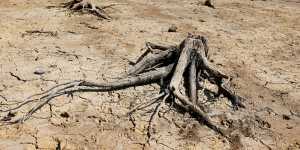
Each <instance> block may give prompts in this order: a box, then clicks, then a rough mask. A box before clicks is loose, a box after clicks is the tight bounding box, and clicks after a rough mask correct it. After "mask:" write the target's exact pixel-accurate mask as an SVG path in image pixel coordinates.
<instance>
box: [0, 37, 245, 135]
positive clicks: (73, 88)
mask: <svg viewBox="0 0 300 150" xmlns="http://www.w3.org/2000/svg"><path fill="white" fill-rule="evenodd" d="M146 47H147V51H146V52H145V53H144V54H142V55H141V57H140V58H139V59H138V60H137V62H136V63H135V64H133V66H132V67H131V69H130V70H129V72H128V75H127V76H126V77H124V78H122V79H119V80H117V81H114V82H109V83H95V82H89V81H83V80H79V81H72V82H68V83H64V84H59V85H56V86H55V87H52V88H50V89H49V90H47V91H45V92H43V93H40V94H36V95H33V96H31V97H30V98H28V99H27V100H26V101H24V102H23V103H21V104H19V105H17V106H15V107H13V108H9V109H7V110H0V111H1V112H2V113H3V112H9V113H10V112H13V111H17V110H18V109H19V108H21V107H22V106H24V105H26V104H28V103H33V102H34V103H36V105H35V106H34V107H33V108H32V109H30V110H29V111H28V112H27V113H26V114H25V115H24V116H23V117H21V118H17V119H15V120H13V119H11V120H10V121H7V120H5V121H2V122H5V123H20V122H24V121H26V120H27V119H29V118H30V117H31V116H32V114H34V113H35V112H36V111H37V110H39V109H41V108H42V107H43V106H44V105H46V104H48V103H49V102H50V101H51V100H53V99H54V98H56V97H59V96H62V95H71V94H73V93H75V92H105V91H115V90H121V89H125V88H128V87H133V86H143V85H146V84H153V83H157V84H159V85H160V87H161V90H160V93H159V95H158V97H156V98H155V99H152V100H151V101H149V102H147V104H141V105H138V106H136V107H135V108H133V109H132V110H131V111H130V112H128V115H130V114H132V113H134V112H135V111H136V110H138V109H139V108H142V107H145V105H147V106H149V105H150V104H156V103H157V107H156V109H155V110H154V112H153V115H152V116H151V118H150V121H149V128H148V136H149V137H150V136H151V128H152V122H153V121H155V116H156V115H157V113H158V112H159V109H160V107H161V104H162V103H165V102H167V101H168V102H170V101H171V102H172V103H176V105H177V106H180V107H181V108H183V109H185V110H186V111H187V112H190V113H193V114H196V115H194V116H196V117H197V119H199V120H200V121H201V122H202V123H204V124H205V125H207V126H208V127H209V128H211V129H212V130H214V131H216V132H217V133H219V134H221V135H224V132H223V131H222V129H221V128H220V127H219V126H217V125H215V124H214V123H213V122H212V121H211V119H210V117H209V116H207V115H206V113H205V111H204V110H203V106H201V104H200V103H198V102H197V101H198V98H197V90H199V89H200V88H201V87H200V86H201V85H202V84H199V82H203V81H204V80H208V81H210V82H211V83H213V84H216V85H217V86H218V87H219V92H220V93H221V94H223V95H224V96H226V97H228V99H229V100H231V102H232V105H233V106H234V108H236V109H237V108H238V107H245V106H244V105H243V104H242V103H241V101H240V100H241V98H240V97H239V96H237V95H235V93H234V92H233V91H231V90H230V88H229V87H228V86H227V84H226V81H227V80H228V78H229V77H228V76H227V75H225V74H224V73H222V72H220V71H218V70H217V69H216V68H215V67H213V66H212V65H211V64H210V62H209V61H208V60H207V54H208V46H207V40H206V39H205V38H204V37H203V36H199V35H192V34H189V35H188V36H187V38H185V39H184V40H183V41H182V42H181V43H180V44H179V45H176V46H169V47H167V46H162V45H157V44H153V43H146ZM175 99H178V100H179V101H175Z"/></svg>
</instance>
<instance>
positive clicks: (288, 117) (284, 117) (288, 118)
mask: <svg viewBox="0 0 300 150" xmlns="http://www.w3.org/2000/svg"><path fill="white" fill-rule="evenodd" d="M282 118H283V119H284V120H290V119H291V117H290V116H288V115H285V114H283V115H282Z"/></svg>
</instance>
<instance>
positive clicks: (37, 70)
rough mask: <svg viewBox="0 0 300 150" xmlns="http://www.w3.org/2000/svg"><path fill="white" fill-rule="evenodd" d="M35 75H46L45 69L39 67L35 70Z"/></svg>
mask: <svg viewBox="0 0 300 150" xmlns="http://www.w3.org/2000/svg"><path fill="white" fill-rule="evenodd" d="M33 73H34V74H36V75H42V74H44V73H46V71H45V69H44V68H43V67H40V66H39V67H36V68H35V70H34V72H33Z"/></svg>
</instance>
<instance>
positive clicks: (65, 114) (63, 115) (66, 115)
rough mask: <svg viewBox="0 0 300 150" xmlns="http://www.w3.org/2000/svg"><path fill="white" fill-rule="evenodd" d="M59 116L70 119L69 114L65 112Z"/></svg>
mask: <svg viewBox="0 0 300 150" xmlns="http://www.w3.org/2000/svg"><path fill="white" fill-rule="evenodd" d="M60 116H61V117H63V118H69V117H70V115H69V113H67V112H63V113H61V114H60Z"/></svg>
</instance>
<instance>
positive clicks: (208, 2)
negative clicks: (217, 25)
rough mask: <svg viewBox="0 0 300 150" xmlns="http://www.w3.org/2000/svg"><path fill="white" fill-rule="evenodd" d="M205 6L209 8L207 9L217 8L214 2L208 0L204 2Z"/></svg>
mask: <svg viewBox="0 0 300 150" xmlns="http://www.w3.org/2000/svg"><path fill="white" fill-rule="evenodd" d="M204 5H205V6H207V7H210V8H215V3H214V0H206V1H205V2H204Z"/></svg>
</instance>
